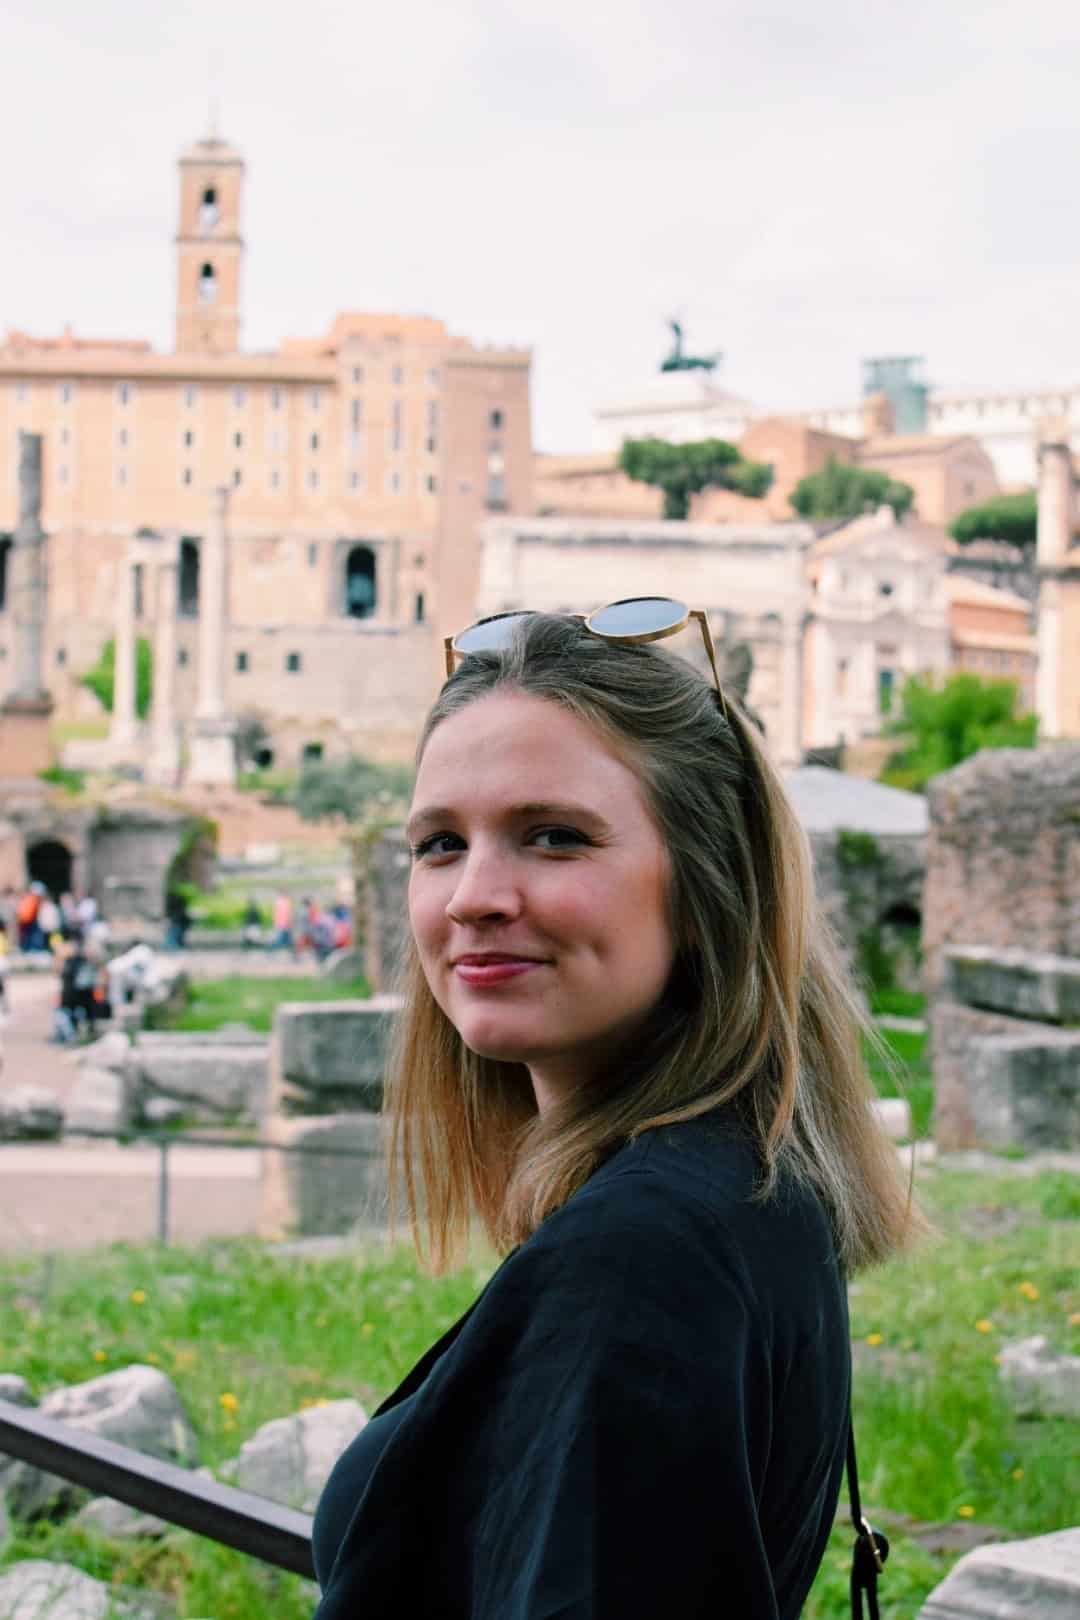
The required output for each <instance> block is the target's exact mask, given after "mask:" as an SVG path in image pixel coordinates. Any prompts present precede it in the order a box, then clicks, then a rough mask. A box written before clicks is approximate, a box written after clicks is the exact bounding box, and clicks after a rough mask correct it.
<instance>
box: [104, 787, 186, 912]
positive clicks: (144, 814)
mask: <svg viewBox="0 0 1080 1620" xmlns="http://www.w3.org/2000/svg"><path fill="white" fill-rule="evenodd" d="M190 823H191V818H190V817H189V816H185V815H183V814H179V813H174V812H170V811H166V810H157V809H150V808H144V807H138V808H136V807H134V806H133V807H132V808H130V809H120V808H116V809H109V810H106V811H103V812H101V813H100V814H99V815H98V817H97V818H96V819H95V822H94V824H93V827H92V829H91V832H90V836H89V838H88V841H87V887H88V888H89V890H90V892H91V893H92V894H95V895H96V896H97V897H98V900H99V902H100V904H101V907H102V910H103V911H104V913H105V915H106V916H107V917H110V918H112V917H132V916H134V917H145V918H149V919H153V920H155V921H156V920H159V919H160V918H162V917H163V916H164V915H165V878H166V875H167V873H168V870H169V867H170V866H171V865H172V862H173V859H174V857H175V856H176V855H177V853H178V852H179V849H180V846H181V844H182V842H183V838H184V834H185V832H186V831H187V829H188V827H189V825H190Z"/></svg>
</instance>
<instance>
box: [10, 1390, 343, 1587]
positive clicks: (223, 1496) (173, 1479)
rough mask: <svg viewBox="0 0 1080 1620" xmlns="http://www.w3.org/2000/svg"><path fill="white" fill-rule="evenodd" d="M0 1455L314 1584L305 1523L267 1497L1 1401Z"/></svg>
mask: <svg viewBox="0 0 1080 1620" xmlns="http://www.w3.org/2000/svg"><path fill="white" fill-rule="evenodd" d="M0 1456H8V1457H15V1458H17V1459H18V1460H19V1461H20V1462H25V1463H29V1464H30V1465H31V1466H32V1467H34V1468H42V1469H45V1470H46V1471H47V1472H48V1473H50V1474H57V1475H58V1476H59V1477H60V1478H61V1479H64V1480H67V1481H69V1482H70V1483H71V1484H72V1485H83V1486H85V1487H86V1488H87V1489H88V1490H91V1491H95V1492H97V1494H98V1495H100V1496H108V1497H111V1498H112V1499H113V1500H114V1501H116V1502H124V1503H125V1504H126V1505H127V1506H128V1507H133V1508H138V1509H139V1510H140V1511H141V1512H144V1513H152V1514H154V1515H155V1516H156V1517H157V1518H159V1519H164V1520H165V1521H166V1522H167V1523H168V1524H174V1525H179V1526H180V1527H181V1528H182V1529H184V1530H192V1531H194V1533H195V1534H196V1535H197V1536H205V1537H207V1539H208V1540H210V1541H217V1542H220V1543H221V1545H222V1546H225V1547H234V1548H235V1549H236V1550H237V1551H238V1552H242V1553H247V1554H249V1555H250V1557H252V1558H258V1559H260V1560H261V1562H262V1563H264V1564H272V1565H273V1566H274V1567H275V1568H276V1569H284V1570H289V1571H290V1572H291V1573H292V1574H294V1575H303V1576H306V1577H307V1578H308V1579H309V1580H311V1579H314V1575H315V1566H314V1564H313V1563H312V1555H311V1522H312V1521H311V1518H310V1516H309V1515H308V1514H306V1513H299V1512H297V1511H296V1509H295V1508H288V1507H282V1506H281V1504H280V1503H278V1502H271V1501H269V1500H268V1499H267V1498H266V1497H262V1496H253V1495H251V1493H250V1492H248V1491H241V1490H237V1489H236V1487H235V1486H233V1485H221V1484H219V1483H218V1481H217V1480H214V1479H208V1478H206V1477H205V1476H203V1475H201V1474H195V1473H192V1472H191V1470H189V1469H187V1468H181V1467H179V1466H178V1465H177V1464H176V1463H169V1462H163V1461H161V1460H160V1459H159V1458H157V1457H148V1456H146V1455H145V1453H143V1452H141V1451H134V1450H133V1449H132V1448H131V1447H130V1446H121V1445H117V1443H116V1442H115V1441H113V1440H103V1439H101V1438H100V1437H99V1436H98V1435H90V1434H85V1433H83V1432H82V1431H80V1430H78V1429H74V1428H72V1427H71V1426H70V1425H68V1424H66V1423H57V1422H56V1420H55V1419H54V1418H47V1417H42V1415H41V1414H40V1412H38V1411H36V1410H35V1409H33V1408H32V1407H25V1406H13V1405H12V1404H11V1402H10V1401H0Z"/></svg>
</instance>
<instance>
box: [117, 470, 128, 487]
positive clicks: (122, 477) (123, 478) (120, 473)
mask: <svg viewBox="0 0 1080 1620" xmlns="http://www.w3.org/2000/svg"><path fill="white" fill-rule="evenodd" d="M116 482H117V483H118V484H119V485H120V487H121V488H123V487H124V485H125V484H126V483H127V468H126V467H124V466H122V465H121V466H119V467H117V469H116Z"/></svg>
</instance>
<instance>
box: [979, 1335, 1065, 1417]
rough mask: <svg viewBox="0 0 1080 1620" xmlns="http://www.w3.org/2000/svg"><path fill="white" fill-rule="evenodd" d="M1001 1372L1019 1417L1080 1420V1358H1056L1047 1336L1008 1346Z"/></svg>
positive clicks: (1004, 1349) (1006, 1346) (1003, 1352)
mask: <svg viewBox="0 0 1080 1620" xmlns="http://www.w3.org/2000/svg"><path fill="white" fill-rule="evenodd" d="M998 1369H999V1371H1000V1374H1001V1380H1002V1383H1003V1384H1004V1385H1005V1388H1006V1390H1007V1391H1008V1394H1009V1399H1010V1401H1011V1402H1012V1405H1013V1406H1014V1408H1015V1410H1016V1412H1017V1414H1018V1415H1019V1416H1020V1417H1066V1418H1080V1356H1066V1355H1060V1356H1059V1355H1055V1354H1054V1352H1053V1351H1052V1350H1051V1348H1050V1345H1049V1341H1048V1340H1047V1338H1046V1336H1045V1335H1044V1334H1042V1333H1038V1334H1036V1335H1035V1336H1034V1337H1033V1338H1030V1339H1019V1340H1017V1341H1016V1342H1015V1343H1013V1344H1007V1345H1005V1347H1004V1348H1003V1349H1002V1351H1001V1354H1000V1355H999V1356H998Z"/></svg>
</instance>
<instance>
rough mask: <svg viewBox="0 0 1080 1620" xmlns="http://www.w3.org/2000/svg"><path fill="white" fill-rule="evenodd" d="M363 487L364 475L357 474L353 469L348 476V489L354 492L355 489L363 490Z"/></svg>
mask: <svg viewBox="0 0 1080 1620" xmlns="http://www.w3.org/2000/svg"><path fill="white" fill-rule="evenodd" d="M363 487H364V475H363V473H360V472H357V471H356V469H355V468H354V469H353V471H352V472H351V473H350V474H349V488H350V489H354V490H355V489H363Z"/></svg>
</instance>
